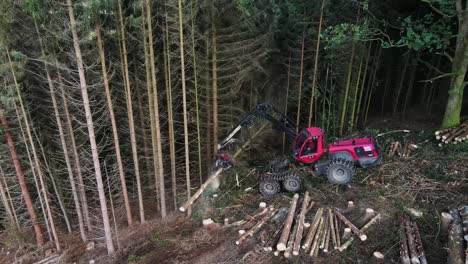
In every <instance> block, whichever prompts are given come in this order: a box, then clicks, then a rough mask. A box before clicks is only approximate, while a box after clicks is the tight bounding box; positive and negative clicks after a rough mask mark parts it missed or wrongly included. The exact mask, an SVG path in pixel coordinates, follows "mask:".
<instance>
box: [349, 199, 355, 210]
mask: <svg viewBox="0 0 468 264" xmlns="http://www.w3.org/2000/svg"><path fill="white" fill-rule="evenodd" d="M353 207H354V202H353V201H348V209H352V208H353Z"/></svg>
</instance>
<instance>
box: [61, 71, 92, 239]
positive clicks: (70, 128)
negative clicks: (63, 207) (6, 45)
mask: <svg viewBox="0 0 468 264" xmlns="http://www.w3.org/2000/svg"><path fill="white" fill-rule="evenodd" d="M56 68H57V78H58V81H59V88H60V97H61V98H62V104H63V109H64V112H65V113H64V114H65V119H66V124H67V130H68V134H69V138H70V141H71V147H72V153H73V159H74V165H75V171H76V174H77V176H78V177H77V178H78V191H79V194H80V201H81V207H82V209H83V218H84V221H85V222H86V227H87V229H88V231H91V219H90V217H89V210H88V199H87V198H86V192H85V188H84V187H85V185H84V181H83V173H82V172H81V162H80V156H79V154H78V148H77V146H76V140H75V132H74V131H73V126H72V122H71V116H70V112H69V110H68V102H67V98H66V96H65V89H64V87H63V86H64V85H63V81H62V74H61V73H60V70H59V68H58V67H56Z"/></svg>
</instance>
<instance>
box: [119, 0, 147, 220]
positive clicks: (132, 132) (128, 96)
mask: <svg viewBox="0 0 468 264" xmlns="http://www.w3.org/2000/svg"><path fill="white" fill-rule="evenodd" d="M117 3H118V8H119V21H120V37H121V38H122V39H121V40H122V57H123V69H124V76H125V82H124V86H125V87H124V88H125V95H126V97H125V99H126V100H125V101H126V102H127V115H128V123H129V129H130V143H131V146H132V157H133V166H134V170H135V178H136V185H137V192H138V207H139V209H140V210H139V211H140V222H141V223H144V222H145V209H144V205H143V193H142V191H141V175H140V160H139V158H138V149H137V147H138V146H137V142H136V133H135V120H134V117H133V99H132V90H131V87H130V74H129V72H128V58H127V43H126V39H125V29H124V21H123V15H122V0H119V1H117Z"/></svg>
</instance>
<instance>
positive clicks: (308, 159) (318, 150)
mask: <svg viewBox="0 0 468 264" xmlns="http://www.w3.org/2000/svg"><path fill="white" fill-rule="evenodd" d="M256 119H263V120H266V121H268V122H270V123H272V124H273V128H274V129H276V130H279V131H281V132H283V133H285V134H286V135H287V136H288V137H289V138H291V139H293V140H292V145H291V148H292V155H293V158H294V163H296V164H300V165H303V166H301V167H302V168H300V169H298V168H297V166H289V165H290V164H292V163H291V161H290V160H287V162H286V161H284V162H283V161H281V162H275V163H274V164H272V166H271V172H270V173H266V174H265V175H262V176H261V177H260V182H259V188H260V192H261V193H262V194H263V195H265V196H272V195H275V194H277V193H279V192H280V191H281V189H284V190H286V191H289V192H297V191H300V190H301V188H302V180H303V179H302V174H303V173H302V172H301V171H300V170H302V169H309V170H311V171H312V173H313V174H316V175H325V176H326V177H327V178H328V181H329V182H331V183H334V184H348V183H350V182H351V180H352V178H353V176H354V175H355V174H356V168H357V167H360V168H368V167H372V166H376V165H378V164H380V163H381V162H382V157H383V155H382V153H381V151H380V148H379V147H378V145H377V143H376V142H375V140H374V138H372V137H362V138H353V139H347V140H340V141H337V142H333V143H331V144H329V145H328V150H327V147H326V146H325V142H324V132H323V130H322V129H320V128H318V127H308V128H304V129H302V130H300V132H299V133H298V132H297V131H298V130H297V128H296V126H295V123H294V121H292V120H291V119H290V118H288V117H287V116H285V115H284V114H283V113H281V112H279V111H278V110H277V109H276V108H274V107H273V106H272V105H269V104H260V105H257V106H256V107H255V109H254V110H253V111H252V112H251V113H250V114H248V115H247V116H246V117H245V118H244V119H243V120H242V121H241V122H240V123H239V125H238V126H237V127H235V128H234V129H233V131H232V132H231V133H230V134H229V135H228V136H227V137H226V138H225V139H224V140H223V141H221V142H220V144H219V145H218V155H219V153H224V152H223V151H226V150H227V149H229V148H230V147H231V146H238V145H239V140H236V139H235V137H236V135H238V134H240V131H242V129H243V128H250V127H252V124H253V121H254V120H256ZM327 151H328V157H327V159H326V160H325V161H320V162H318V161H319V160H320V158H321V157H322V156H323V154H324V153H325V152H327ZM223 155H224V154H223ZM223 155H221V156H219V157H218V160H217V163H216V164H217V167H219V166H223V168H230V167H231V166H232V162H231V159H230V156H225V155H224V156H223Z"/></svg>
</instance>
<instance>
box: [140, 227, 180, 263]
mask: <svg viewBox="0 0 468 264" xmlns="http://www.w3.org/2000/svg"><path fill="white" fill-rule="evenodd" d="M149 239H150V241H151V242H152V243H153V244H155V245H156V246H157V247H158V248H166V247H169V246H171V245H172V243H171V242H170V241H167V240H165V239H164V238H162V236H161V234H160V233H159V232H153V233H152V234H151V236H150V238H149ZM137 262H138V261H137Z"/></svg>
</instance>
